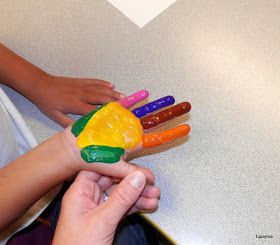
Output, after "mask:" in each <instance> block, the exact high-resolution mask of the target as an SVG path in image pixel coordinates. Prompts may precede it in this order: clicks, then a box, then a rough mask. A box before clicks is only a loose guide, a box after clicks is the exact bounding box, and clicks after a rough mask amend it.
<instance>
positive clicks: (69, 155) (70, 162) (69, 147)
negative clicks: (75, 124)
mask: <svg viewBox="0 0 280 245" xmlns="http://www.w3.org/2000/svg"><path fill="white" fill-rule="evenodd" d="M61 136H62V142H63V146H64V147H63V149H64V151H65V153H66V154H65V158H66V159H65V163H66V167H67V168H70V169H71V170H72V171H73V173H74V174H75V173H77V172H78V171H80V170H82V169H83V164H84V161H83V159H82V158H81V154H80V149H79V147H78V145H77V143H76V142H77V138H76V137H75V136H74V135H73V133H72V132H71V126H70V127H67V128H66V129H65V130H64V131H63V132H61Z"/></svg>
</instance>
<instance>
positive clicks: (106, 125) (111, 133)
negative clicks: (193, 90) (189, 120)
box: [72, 90, 191, 163]
mask: <svg viewBox="0 0 280 245" xmlns="http://www.w3.org/2000/svg"><path fill="white" fill-rule="evenodd" d="M148 95H149V93H148V92H147V91H145V90H142V91H139V92H137V93H135V94H133V95H131V96H129V97H126V98H125V99H122V100H120V101H118V102H111V103H108V104H106V105H104V106H102V107H100V108H98V109H97V110H95V111H92V112H90V113H89V114H88V115H86V116H84V117H82V118H80V119H79V120H78V121H76V122H75V123H74V125H73V126H72V133H73V134H74V135H75V136H76V137H77V144H78V146H79V147H80V148H81V156H82V158H83V159H84V160H85V161H86V162H90V163H91V162H103V163H115V162H118V161H119V160H120V157H121V156H122V155H124V154H125V152H126V151H133V150H136V149H140V148H141V147H153V146H156V145H160V144H162V143H165V142H169V141H171V140H174V139H176V138H178V137H181V136H184V135H187V134H188V132H189V130H190V127H189V126H188V125H186V124H183V125H179V126H177V127H175V128H172V129H170V130H166V131H163V132H159V133H149V134H144V129H148V128H151V127H154V126H156V125H158V124H160V123H163V122H166V121H168V120H170V119H172V118H174V117H177V116H180V115H182V114H184V113H187V112H188V111H190V109H191V106H190V104H189V103H188V102H183V103H180V104H178V105H176V106H173V107H170V108H168V109H165V110H162V111H160V112H158V113H154V114H152V113H153V112H155V111H157V110H160V109H162V108H164V107H167V106H170V105H172V104H174V103H175V99H174V98H173V97H172V96H166V97H163V98H161V99H159V100H156V101H153V102H151V103H148V104H146V105H144V106H141V107H138V108H136V109H134V110H133V111H130V110H128V109H127V108H129V107H130V106H132V105H134V104H136V103H137V102H139V101H141V100H144V99H145V98H147V97H148ZM148 114H149V115H148Z"/></svg>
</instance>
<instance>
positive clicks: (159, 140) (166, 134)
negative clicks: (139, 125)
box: [143, 124, 190, 148]
mask: <svg viewBox="0 0 280 245" xmlns="http://www.w3.org/2000/svg"><path fill="white" fill-rule="evenodd" d="M189 132H190V126H189V125H187V124H183V125H179V126H177V127H175V128H172V129H169V130H166V131H163V132H159V133H150V134H145V135H144V137H143V147H146V148H147V147H153V146H157V145H161V144H164V143H167V142H169V141H172V140H175V139H177V138H179V137H182V136H185V135H187V134H188V133H189Z"/></svg>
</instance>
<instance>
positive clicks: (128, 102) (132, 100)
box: [119, 90, 149, 108]
mask: <svg viewBox="0 0 280 245" xmlns="http://www.w3.org/2000/svg"><path fill="white" fill-rule="evenodd" d="M148 96H149V92H148V91H147V90H141V91H138V92H137V93H135V94H132V95H130V96H128V97H126V98H124V99H121V100H119V103H120V104H121V105H122V106H123V107H125V108H129V107H131V106H133V105H135V104H136V103H138V102H140V101H142V100H144V99H146V98H147V97H148Z"/></svg>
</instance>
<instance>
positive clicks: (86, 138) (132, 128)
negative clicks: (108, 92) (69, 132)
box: [77, 102, 143, 149]
mask: <svg viewBox="0 0 280 245" xmlns="http://www.w3.org/2000/svg"><path fill="white" fill-rule="evenodd" d="M142 135H143V128H142V125H141V124H140V120H139V119H138V118H136V117H135V116H134V115H133V114H132V113H131V111H129V110H127V109H125V108H124V107H122V106H121V105H120V104H119V103H118V102H111V103H108V104H107V105H105V106H104V107H103V108H102V110H99V111H97V112H96V113H95V114H94V115H93V116H92V117H91V119H90V120H89V121H88V123H87V125H86V126H85V127H84V129H83V131H82V132H81V133H80V134H79V136H78V137H77V143H78V146H79V147H80V148H84V147H86V146H89V145H103V146H111V147H121V148H123V149H128V148H129V149H133V148H134V147H136V146H137V145H138V144H139V143H140V142H141V141H142Z"/></svg>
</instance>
